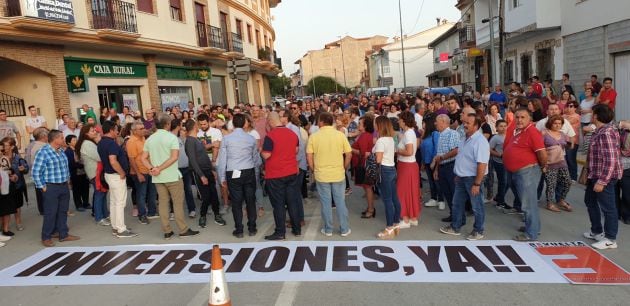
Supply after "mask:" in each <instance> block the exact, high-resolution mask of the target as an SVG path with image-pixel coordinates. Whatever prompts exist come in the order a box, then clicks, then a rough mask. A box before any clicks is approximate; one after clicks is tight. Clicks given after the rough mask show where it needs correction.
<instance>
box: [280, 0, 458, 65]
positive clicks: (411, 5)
mask: <svg viewBox="0 0 630 306" xmlns="http://www.w3.org/2000/svg"><path fill="white" fill-rule="evenodd" d="M400 3H401V7H402V24H403V33H404V34H405V35H411V34H414V33H418V32H420V31H422V30H425V29H428V28H431V27H433V26H435V25H436V20H435V19H436V18H438V17H439V18H441V19H447V20H449V21H453V22H454V21H457V20H459V18H460V12H459V10H458V9H457V8H455V4H456V3H457V0H400ZM271 15H272V16H273V18H274V20H273V22H272V24H273V27H274V29H275V31H276V41H275V49H276V51H277V53H278V57H281V58H282V68H283V71H284V74H286V75H287V76H288V75H289V74H291V73H293V72H295V71H296V70H297V69H298V68H299V67H298V66H297V65H295V64H293V63H295V61H296V60H298V59H299V58H301V57H302V56H303V55H304V54H305V53H306V52H307V51H309V50H318V49H322V48H324V45H325V44H327V43H329V42H332V41H335V40H337V39H338V36H345V35H350V36H352V37H355V38H360V37H369V36H374V35H383V36H387V37H389V38H390V39H391V38H392V37H394V36H400V23H399V17H398V16H399V15H398V0H283V1H282V2H281V3H280V4H278V6H277V7H276V8H272V9H271Z"/></svg>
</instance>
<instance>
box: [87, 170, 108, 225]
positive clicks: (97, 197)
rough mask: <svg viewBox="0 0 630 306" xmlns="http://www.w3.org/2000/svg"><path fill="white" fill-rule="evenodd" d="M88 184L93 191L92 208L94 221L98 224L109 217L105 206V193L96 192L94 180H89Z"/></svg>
mask: <svg viewBox="0 0 630 306" xmlns="http://www.w3.org/2000/svg"><path fill="white" fill-rule="evenodd" d="M90 184H91V185H92V189H94V193H93V194H92V208H93V209H94V220H96V222H98V221H101V220H103V219H105V218H107V217H109V210H108V209H107V205H105V200H106V198H107V192H100V191H98V190H96V180H95V179H91V180H90Z"/></svg>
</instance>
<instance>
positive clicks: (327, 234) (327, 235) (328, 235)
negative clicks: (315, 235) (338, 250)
mask: <svg viewBox="0 0 630 306" xmlns="http://www.w3.org/2000/svg"><path fill="white" fill-rule="evenodd" d="M319 232H320V233H322V235H324V236H326V237H332V233H331V232H327V231H326V230H325V229H323V228H322V230H321V231H319Z"/></svg>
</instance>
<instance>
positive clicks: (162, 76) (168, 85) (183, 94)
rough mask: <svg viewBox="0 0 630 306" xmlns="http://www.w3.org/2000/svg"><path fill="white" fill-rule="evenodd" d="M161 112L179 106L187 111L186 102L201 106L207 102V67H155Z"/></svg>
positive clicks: (158, 65)
mask: <svg viewBox="0 0 630 306" xmlns="http://www.w3.org/2000/svg"><path fill="white" fill-rule="evenodd" d="M156 71H157V79H158V90H159V93H160V103H161V104H162V110H165V109H166V108H173V107H174V106H179V107H180V109H182V110H188V102H193V103H194V104H195V105H201V104H203V103H204V102H203V101H207V100H209V97H210V96H209V92H208V91H209V86H208V78H209V76H210V75H211V74H210V68H208V67H185V66H172V65H161V64H157V65H156Z"/></svg>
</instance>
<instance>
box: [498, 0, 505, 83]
mask: <svg viewBox="0 0 630 306" xmlns="http://www.w3.org/2000/svg"><path fill="white" fill-rule="evenodd" d="M504 8H505V0H499V84H501V86H503V85H504V84H505V72H504V71H503V64H504V60H503V52H504V47H505V46H504V45H503V44H504V43H505V41H504V36H505V19H504V17H505V12H504Z"/></svg>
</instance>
